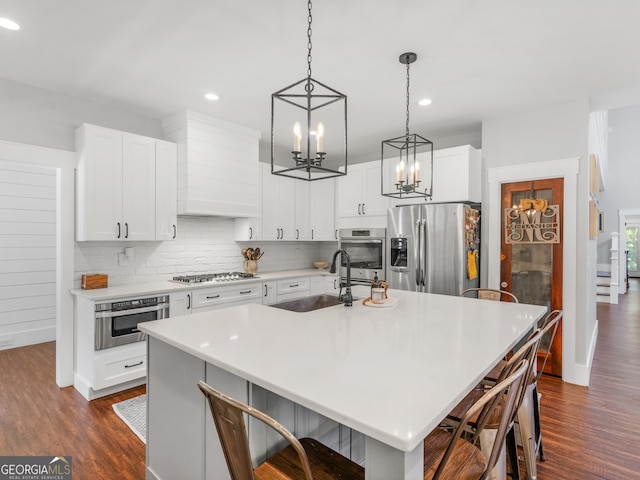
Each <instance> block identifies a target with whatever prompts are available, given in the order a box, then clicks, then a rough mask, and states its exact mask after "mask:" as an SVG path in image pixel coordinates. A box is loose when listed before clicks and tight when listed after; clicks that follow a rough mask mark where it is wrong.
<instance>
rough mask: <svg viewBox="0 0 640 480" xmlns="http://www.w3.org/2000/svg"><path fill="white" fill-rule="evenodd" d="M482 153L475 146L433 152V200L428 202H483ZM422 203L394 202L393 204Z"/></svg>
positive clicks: (412, 201)
mask: <svg viewBox="0 0 640 480" xmlns="http://www.w3.org/2000/svg"><path fill="white" fill-rule="evenodd" d="M481 167H482V162H481V154H480V150H476V149H475V148H473V147H472V146H471V145H463V146H461V147H452V148H444V149H441V150H434V151H433V197H432V198H431V199H430V200H427V201H428V202H437V203H444V202H477V203H480V201H481V200H482V198H481V193H482V192H481V185H482V183H481V182H482V178H481V176H482V168H481ZM416 202H422V200H420V199H415V198H413V199H406V200H398V199H395V198H394V199H392V204H393V205H405V204H409V203H416Z"/></svg>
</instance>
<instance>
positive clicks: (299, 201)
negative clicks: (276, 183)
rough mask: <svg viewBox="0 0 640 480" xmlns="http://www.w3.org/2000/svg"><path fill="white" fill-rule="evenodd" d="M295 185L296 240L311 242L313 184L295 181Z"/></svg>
mask: <svg viewBox="0 0 640 480" xmlns="http://www.w3.org/2000/svg"><path fill="white" fill-rule="evenodd" d="M293 182H294V185H295V199H294V202H295V206H294V210H295V224H294V226H295V239H296V240H311V218H310V203H309V200H310V194H311V184H312V183H318V182H308V181H306V180H293Z"/></svg>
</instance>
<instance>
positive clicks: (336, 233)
mask: <svg viewBox="0 0 640 480" xmlns="http://www.w3.org/2000/svg"><path fill="white" fill-rule="evenodd" d="M334 235H335V237H336V240H337V239H338V230H337V229H336V231H335V234H334Z"/></svg>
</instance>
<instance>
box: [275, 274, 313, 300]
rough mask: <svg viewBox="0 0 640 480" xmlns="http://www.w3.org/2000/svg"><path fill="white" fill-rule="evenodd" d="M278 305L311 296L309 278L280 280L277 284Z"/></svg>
mask: <svg viewBox="0 0 640 480" xmlns="http://www.w3.org/2000/svg"><path fill="white" fill-rule="evenodd" d="M277 295H278V303H279V302H287V301H289V300H295V299H297V298H303V297H308V296H309V277H296V278H289V279H286V280H279V281H278V284H277Z"/></svg>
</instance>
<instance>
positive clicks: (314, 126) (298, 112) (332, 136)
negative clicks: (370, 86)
mask: <svg viewBox="0 0 640 480" xmlns="http://www.w3.org/2000/svg"><path fill="white" fill-rule="evenodd" d="M307 6H308V17H307V20H308V27H307V76H306V77H305V78H303V79H302V80H300V81H298V82H296V83H294V84H292V85H289V86H288V87H285V88H283V89H282V90H278V91H277V92H275V93H274V94H272V95H271V173H272V174H274V175H282V176H286V177H292V178H297V179H300V180H320V179H324V178H332V177H337V176H341V175H346V173H347V97H346V96H345V95H343V94H342V93H340V92H338V91H336V90H334V89H333V88H330V87H328V86H327V85H325V84H323V83H321V82H319V81H317V80H315V79H314V78H313V77H312V76H311V48H312V43H311V23H312V20H313V18H312V15H311V1H310V0H309V2H308V4H307ZM292 146H293V148H292Z"/></svg>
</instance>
